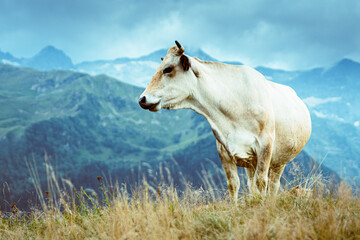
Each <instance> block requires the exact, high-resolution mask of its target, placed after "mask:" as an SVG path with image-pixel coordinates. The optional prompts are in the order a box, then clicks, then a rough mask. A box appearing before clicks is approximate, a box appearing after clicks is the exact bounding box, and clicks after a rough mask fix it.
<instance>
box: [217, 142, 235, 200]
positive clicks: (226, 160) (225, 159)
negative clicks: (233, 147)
mask: <svg viewBox="0 0 360 240" xmlns="http://www.w3.org/2000/svg"><path fill="white" fill-rule="evenodd" d="M216 143H217V148H218V152H219V156H220V159H221V163H222V165H223V168H224V170H225V174H226V178H227V186H228V188H229V192H230V196H231V198H232V200H233V201H234V202H237V198H238V193H239V189H240V179H239V175H238V171H237V166H236V164H235V161H234V160H233V159H232V158H231V157H230V156H229V154H228V153H227V151H226V150H225V148H224V146H222V144H221V143H219V142H216Z"/></svg>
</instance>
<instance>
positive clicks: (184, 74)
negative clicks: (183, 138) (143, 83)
mask: <svg viewBox="0 0 360 240" xmlns="http://www.w3.org/2000/svg"><path fill="white" fill-rule="evenodd" d="M175 43H176V46H174V47H172V48H170V49H169V50H168V52H167V54H166V56H165V58H164V59H163V61H162V63H161V64H160V66H159V67H158V69H157V70H156V73H155V75H154V76H153V78H152V80H151V82H150V83H149V85H148V86H147V88H146V89H145V91H144V92H143V93H142V94H141V96H140V98H139V104H140V106H141V107H142V108H143V109H148V110H150V111H152V112H157V111H159V110H160V109H161V108H165V109H179V108H186V104H187V100H188V99H189V97H190V96H191V95H192V90H193V89H194V87H195V84H196V76H195V74H194V72H193V71H190V69H191V60H190V58H189V57H188V56H186V55H185V54H184V51H185V49H184V47H183V46H181V45H180V43H178V42H177V41H175Z"/></svg>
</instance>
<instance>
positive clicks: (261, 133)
mask: <svg viewBox="0 0 360 240" xmlns="http://www.w3.org/2000/svg"><path fill="white" fill-rule="evenodd" d="M175 43H176V46H173V47H171V48H170V49H169V50H168V52H167V54H166V56H165V58H163V60H162V63H161V64H160V66H159V67H158V69H157V70H156V72H155V75H154V76H153V78H152V80H151V81H150V83H149V84H148V86H147V87H146V89H145V91H144V92H143V93H142V94H141V96H140V98H139V104H140V106H141V107H142V108H143V109H147V110H149V111H152V112H157V111H159V110H161V109H162V108H164V109H169V110H171V109H192V110H194V111H195V112H196V113H198V114H201V115H202V116H204V117H205V118H206V119H207V120H208V122H209V124H210V126H211V128H212V131H213V133H214V136H215V138H216V145H217V150H218V153H219V156H220V159H221V163H222V165H223V168H224V170H225V173H226V177H227V186H228V188H229V192H230V196H231V198H232V199H233V200H234V201H235V202H236V201H237V197H238V192H239V188H240V180H239V176H238V173H237V167H244V168H245V171H246V175H247V179H248V181H247V184H248V188H249V192H250V194H261V195H276V193H277V192H278V189H279V187H280V178H281V175H282V173H283V171H284V168H285V164H286V163H288V162H290V161H291V160H293V159H294V158H295V157H296V156H297V155H298V154H299V153H300V152H301V150H302V149H303V148H304V146H305V144H306V143H307V142H308V140H309V138H310V134H311V119H310V114H309V111H308V109H307V107H306V105H305V104H304V103H303V102H302V100H301V99H300V98H299V97H298V96H297V94H296V93H295V91H294V90H293V89H292V88H290V87H288V86H285V85H282V84H277V83H274V82H271V81H268V80H266V79H265V77H264V76H263V75H262V74H261V73H259V72H258V71H256V70H255V69H253V68H251V67H248V66H244V65H236V66H235V65H230V64H224V63H218V62H210V61H202V60H200V59H198V58H196V57H190V56H188V55H186V54H184V51H185V49H184V47H183V46H181V44H180V43H179V42H177V41H175Z"/></svg>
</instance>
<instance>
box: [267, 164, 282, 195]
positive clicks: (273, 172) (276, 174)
mask: <svg viewBox="0 0 360 240" xmlns="http://www.w3.org/2000/svg"><path fill="white" fill-rule="evenodd" d="M284 169H285V164H283V165H276V166H270V169H269V183H268V193H269V194H270V195H272V196H274V195H276V194H277V192H278V191H279V187H280V178H281V175H282V173H283V171H284Z"/></svg>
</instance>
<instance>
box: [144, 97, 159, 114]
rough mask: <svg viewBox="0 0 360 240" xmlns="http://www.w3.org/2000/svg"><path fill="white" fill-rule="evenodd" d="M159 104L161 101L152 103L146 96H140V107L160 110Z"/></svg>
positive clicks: (154, 110)
mask: <svg viewBox="0 0 360 240" xmlns="http://www.w3.org/2000/svg"><path fill="white" fill-rule="evenodd" d="M159 104H160V101H157V102H155V103H152V102H150V101H148V100H147V99H146V97H145V96H142V97H140V98H139V105H140V107H142V108H143V109H146V110H150V111H152V112H156V111H159Z"/></svg>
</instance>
